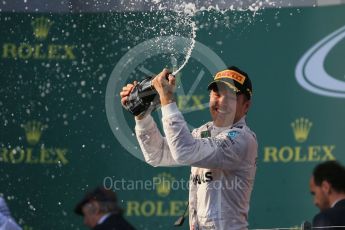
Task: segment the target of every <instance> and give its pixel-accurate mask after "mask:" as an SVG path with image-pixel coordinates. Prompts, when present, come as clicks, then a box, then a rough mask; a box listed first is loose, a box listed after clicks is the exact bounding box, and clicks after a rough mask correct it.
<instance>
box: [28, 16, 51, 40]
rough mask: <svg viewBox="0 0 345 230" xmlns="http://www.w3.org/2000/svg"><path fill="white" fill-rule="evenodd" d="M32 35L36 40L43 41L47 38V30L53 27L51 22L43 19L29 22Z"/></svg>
mask: <svg viewBox="0 0 345 230" xmlns="http://www.w3.org/2000/svg"><path fill="white" fill-rule="evenodd" d="M31 25H32V27H33V30H34V31H33V32H34V35H35V37H36V38H37V39H39V40H43V39H45V38H47V36H48V33H49V29H50V27H51V26H52V25H53V22H52V21H51V20H50V19H48V18H45V17H40V18H36V19H35V20H33V21H32V22H31Z"/></svg>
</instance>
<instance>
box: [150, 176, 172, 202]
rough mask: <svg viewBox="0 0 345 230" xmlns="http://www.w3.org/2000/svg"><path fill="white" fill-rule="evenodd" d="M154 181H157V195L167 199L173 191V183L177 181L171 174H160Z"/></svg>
mask: <svg viewBox="0 0 345 230" xmlns="http://www.w3.org/2000/svg"><path fill="white" fill-rule="evenodd" d="M154 181H157V182H158V183H157V186H156V190H157V194H158V195H159V196H161V197H166V196H168V195H169V193H170V190H171V183H172V182H173V181H175V178H174V177H173V176H171V175H170V174H169V173H160V174H158V176H156V177H155V178H154Z"/></svg>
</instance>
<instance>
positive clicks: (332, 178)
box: [313, 161, 345, 193]
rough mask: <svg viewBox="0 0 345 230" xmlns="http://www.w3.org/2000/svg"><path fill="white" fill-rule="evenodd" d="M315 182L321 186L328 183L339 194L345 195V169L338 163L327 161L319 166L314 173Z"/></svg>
mask: <svg viewBox="0 0 345 230" xmlns="http://www.w3.org/2000/svg"><path fill="white" fill-rule="evenodd" d="M313 176H314V182H315V184H316V185H317V186H321V184H322V182H323V181H327V182H328V183H330V184H331V185H332V188H333V189H334V190H335V191H337V192H344V193H345V168H344V166H342V165H341V164H339V163H338V162H336V161H327V162H324V163H321V164H319V165H317V166H316V167H315V169H314V171H313Z"/></svg>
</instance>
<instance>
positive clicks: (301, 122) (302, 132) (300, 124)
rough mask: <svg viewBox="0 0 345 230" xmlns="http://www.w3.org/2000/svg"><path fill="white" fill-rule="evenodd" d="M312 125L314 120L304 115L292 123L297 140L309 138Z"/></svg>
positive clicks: (300, 141)
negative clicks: (311, 120)
mask: <svg viewBox="0 0 345 230" xmlns="http://www.w3.org/2000/svg"><path fill="white" fill-rule="evenodd" d="M312 125H313V123H312V122H310V121H309V120H308V119H307V118H303V117H301V118H298V119H296V120H295V121H294V122H292V123H291V127H292V130H293V134H294V136H295V139H296V141H297V142H299V143H302V142H304V141H306V140H307V138H308V135H309V131H310V129H311V127H312Z"/></svg>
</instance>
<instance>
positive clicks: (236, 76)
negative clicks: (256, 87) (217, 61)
mask: <svg viewBox="0 0 345 230" xmlns="http://www.w3.org/2000/svg"><path fill="white" fill-rule="evenodd" d="M219 78H229V79H232V80H234V81H237V82H238V83H240V84H241V85H243V83H244V81H245V80H246V77H245V76H243V75H242V74H240V73H238V72H236V71H233V70H223V71H221V72H218V73H217V74H216V77H215V78H214V79H215V80H218V79H219Z"/></svg>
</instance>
